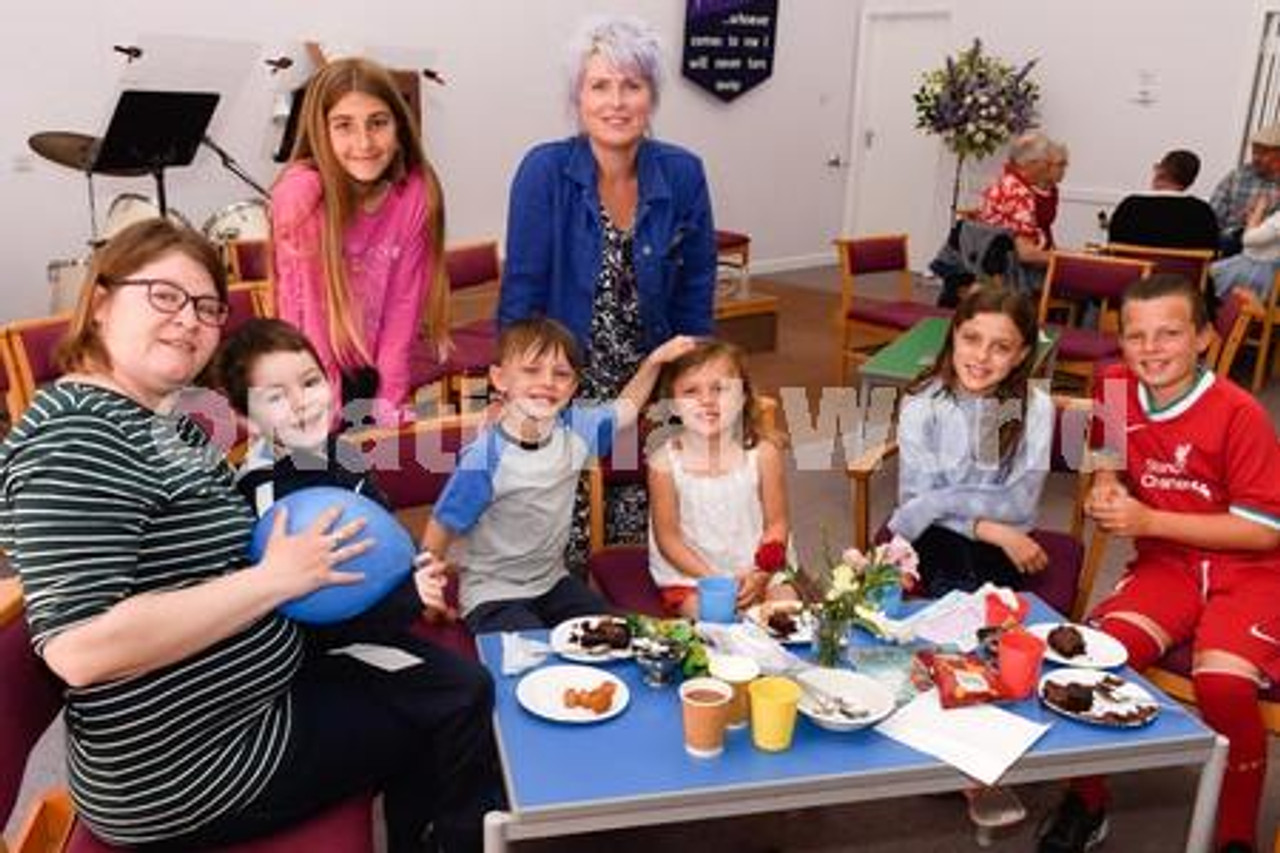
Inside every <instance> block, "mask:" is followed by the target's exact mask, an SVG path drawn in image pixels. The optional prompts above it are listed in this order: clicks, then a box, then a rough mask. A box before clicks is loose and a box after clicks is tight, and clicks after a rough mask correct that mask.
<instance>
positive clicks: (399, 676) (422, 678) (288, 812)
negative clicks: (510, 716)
mask: <svg viewBox="0 0 1280 853" xmlns="http://www.w3.org/2000/svg"><path fill="white" fill-rule="evenodd" d="M382 642H383V644H384V645H390V643H387V642H386V641H382ZM394 645H395V646H396V647H398V648H400V649H403V650H404V651H406V652H408V653H409V654H412V655H414V656H415V657H417V658H419V659H420V660H421V661H422V663H420V664H416V665H414V666H411V667H408V668H406V669H401V670H399V671H396V672H386V671H384V670H382V669H380V668H378V667H375V666H372V665H370V664H368V663H365V662H363V661H360V660H357V659H355V658H353V657H350V656H349V655H345V654H343V655H333V654H327V653H322V652H320V651H319V650H318V649H316V648H315V647H314V646H311V647H308V653H307V658H306V661H305V663H304V664H303V667H302V669H301V670H300V672H299V673H298V676H297V678H296V681H295V684H294V686H293V689H292V691H291V693H290V698H291V700H292V703H293V726H292V730H291V737H290V741H289V746H288V749H287V752H286V754H285V756H284V759H283V761H282V762H281V765H280V767H279V769H277V771H276V772H275V774H274V775H273V776H272V778H271V781H270V782H268V783H267V786H266V788H265V789H264V790H263V791H262V793H261V794H259V795H258V797H257V798H255V799H254V800H253V801H252V802H251V803H249V805H248V806H246V807H245V808H244V809H242V810H241V811H240V812H238V813H236V814H232V815H228V816H226V817H224V818H221V819H219V820H218V821H215V822H214V823H213V824H212V825H210V826H207V827H205V828H204V829H202V830H201V831H200V832H199V833H198V834H196V835H194V836H188V837H186V838H183V839H175V840H174V841H172V842H170V843H168V844H166V845H164V847H165V849H173V850H177V849H182V850H192V849H199V848H201V847H205V846H210V845H225V844H229V843H235V842H237V841H242V840H244V839H248V838H253V837H257V836H261V835H265V834H267V833H270V832H273V831H275V830H277V829H280V828H282V827H285V826H289V825H291V824H294V823H297V822H299V821H301V820H303V819H305V818H307V817H309V816H311V815H313V814H315V813H316V812H318V811H320V810H322V809H324V808H327V807H329V806H331V805H334V804H336V803H338V802H341V801H342V800H344V799H347V798H348V797H351V796H354V795H356V794H359V793H361V792H374V791H380V792H382V794H383V811H384V817H385V821H386V827H387V850H388V851H390V853H419V852H420V851H427V850H432V849H443V850H445V851H448V852H449V853H453V851H479V850H481V849H482V847H483V819H484V813H485V812H486V811H488V810H489V809H491V808H500V807H501V791H500V785H501V783H500V776H499V770H498V761H497V752H496V749H495V748H494V741H493V732H492V729H491V725H490V718H491V715H492V712H493V682H492V681H491V679H490V678H489V675H488V673H487V672H486V671H485V670H484V668H483V667H481V666H480V665H479V664H476V663H474V662H472V661H468V660H464V659H463V658H461V657H458V656H457V655H454V654H453V653H451V652H448V651H446V650H444V649H441V648H438V647H436V646H433V645H431V644H430V643H427V642H425V641H423V640H419V639H417V638H415V637H410V636H402V637H400V638H399V639H398V640H397V641H396V642H395V643H394ZM429 827H430V828H431V829H432V832H431V841H430V842H429V841H428V840H427V839H426V838H425V837H424V836H426V834H427V830H428V828H429ZM431 842H434V844H438V845H439V847H438V848H437V847H434V845H433V844H432V843H431Z"/></svg>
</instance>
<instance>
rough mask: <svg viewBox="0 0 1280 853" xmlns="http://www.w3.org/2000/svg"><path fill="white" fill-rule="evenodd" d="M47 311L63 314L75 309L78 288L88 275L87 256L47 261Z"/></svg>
mask: <svg viewBox="0 0 1280 853" xmlns="http://www.w3.org/2000/svg"><path fill="white" fill-rule="evenodd" d="M46 270H47V272H48V275H49V313H51V314H64V313H66V312H68V311H73V310H75V307H76V302H77V301H78V300H79V299H80V290H81V288H83V287H84V280H85V278H86V277H88V275H89V259H88V258H66V259H61V260H56V261H49V265H48V267H46Z"/></svg>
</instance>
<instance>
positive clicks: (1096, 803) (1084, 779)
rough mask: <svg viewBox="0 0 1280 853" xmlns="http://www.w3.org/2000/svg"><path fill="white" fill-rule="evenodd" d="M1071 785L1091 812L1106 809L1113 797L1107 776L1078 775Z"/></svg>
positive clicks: (1086, 808) (1072, 789)
mask: <svg viewBox="0 0 1280 853" xmlns="http://www.w3.org/2000/svg"><path fill="white" fill-rule="evenodd" d="M1069 787H1070V789H1071V791H1072V792H1073V793H1075V795H1076V796H1077V797H1079V798H1080V802H1082V803H1084V807H1085V810H1086V811H1088V812H1090V813H1093V812H1097V811H1099V810H1101V809H1105V808H1106V807H1107V802H1108V801H1109V800H1110V799H1111V793H1110V792H1109V791H1108V790H1107V777H1106V776H1077V777H1076V778H1074V779H1072V780H1071V784H1070V786H1069Z"/></svg>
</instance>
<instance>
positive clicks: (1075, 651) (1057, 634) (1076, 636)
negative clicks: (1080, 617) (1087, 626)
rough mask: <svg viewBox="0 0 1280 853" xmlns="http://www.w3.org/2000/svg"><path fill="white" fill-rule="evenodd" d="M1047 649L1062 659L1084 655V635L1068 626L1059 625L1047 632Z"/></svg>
mask: <svg viewBox="0 0 1280 853" xmlns="http://www.w3.org/2000/svg"><path fill="white" fill-rule="evenodd" d="M1048 640H1049V648H1051V649H1053V650H1054V651H1055V652H1057V653H1058V654H1060V655H1062V656H1063V657H1064V658H1073V657H1076V656H1078V655H1082V654H1084V635H1083V634H1081V633H1080V632H1079V631H1078V630H1077V629H1075V628H1073V627H1072V626H1070V625H1059V626H1058V627H1057V628H1054V629H1053V630H1052V631H1050V632H1049V637H1048Z"/></svg>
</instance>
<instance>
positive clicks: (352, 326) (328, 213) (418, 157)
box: [290, 57, 449, 363]
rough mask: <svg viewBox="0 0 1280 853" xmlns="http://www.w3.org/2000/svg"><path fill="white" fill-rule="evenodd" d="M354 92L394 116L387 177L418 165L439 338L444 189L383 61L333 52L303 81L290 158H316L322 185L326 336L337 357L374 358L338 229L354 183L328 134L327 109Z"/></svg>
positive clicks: (432, 319)
mask: <svg viewBox="0 0 1280 853" xmlns="http://www.w3.org/2000/svg"><path fill="white" fill-rule="evenodd" d="M352 92H360V93H362V94H366V95H370V96H372V97H374V98H377V99H378V100H380V101H382V102H383V103H385V104H386V105H387V108H388V109H390V110H391V114H392V117H393V118H394V120H395V125H396V142H397V143H398V144H397V146H396V148H397V151H396V156H395V158H394V159H393V160H392V161H391V165H390V166H388V167H387V174H386V175H384V177H385V178H386V179H387V180H389V181H391V182H392V183H399V182H401V181H403V180H405V178H406V177H407V176H408V175H410V174H412V173H414V172H419V173H420V174H421V175H422V178H423V181H424V182H425V184H426V190H427V223H426V233H425V234H424V235H423V236H424V238H425V239H426V240H427V242H428V245H429V246H430V248H431V253H430V254H431V259H432V265H431V267H430V268H429V269H428V271H427V276H428V278H429V279H430V281H428V283H427V284H428V287H427V299H426V306H425V309H424V318H423V323H424V325H425V327H426V333H427V336H428V337H429V338H430V340H431V341H432V342H433V343H436V344H443V343H445V342H447V341H448V339H449V278H448V275H447V273H446V271H445V262H444V230H445V215H444V190H443V189H442V188H441V186H440V178H439V177H438V176H437V175H436V171H435V169H434V168H432V166H431V162H430V161H429V160H428V159H427V155H426V153H425V152H424V150H423V147H422V136H421V133H420V132H419V130H418V122H417V119H416V117H415V116H413V115H412V114H411V113H410V111H409V106H408V104H407V103H406V102H405V100H404V98H403V96H401V94H400V91H399V89H397V88H396V85H395V81H394V80H393V79H392V77H391V74H390V73H388V72H387V70H386V69H385V68H383V67H382V66H381V65H378V64H377V63H375V62H372V61H370V60H368V59H361V58H357V57H349V58H345V59H336V60H334V61H332V62H330V63H328V64H326V65H325V66H324V67H323V68H321V69H320V70H319V71H317V72H316V74H315V76H314V77H312V78H311V82H310V83H309V84H308V85H307V92H306V95H305V96H304V97H303V101H302V115H301V118H300V120H299V122H298V138H297V140H296V141H295V142H294V146H293V153H292V155H291V156H290V160H291V161H293V162H299V161H301V162H307V163H310V164H312V165H314V166H315V168H316V171H317V172H319V174H320V181H321V184H322V185H323V187H324V198H325V202H326V203H325V207H324V217H325V222H324V230H323V232H322V248H323V263H324V280H325V293H326V296H327V297H328V303H329V305H328V311H327V312H326V314H327V319H328V324H329V343H330V346H331V347H332V349H333V352H334V354H335V355H336V356H337V357H338V360H339V361H340V362H345V363H351V362H354V361H360V360H363V361H365V362H372V361H373V358H372V355H371V353H370V352H369V351H368V347H367V342H366V341H365V340H364V332H363V328H362V326H361V325H360V324H359V323H357V322H356V318H358V317H360V305H359V303H358V300H357V299H356V298H355V297H354V296H353V294H352V293H351V290H350V286H349V284H348V282H347V270H346V265H345V264H344V263H343V258H342V235H343V232H344V231H345V230H346V227H347V225H349V224H350V222H351V220H352V218H353V217H354V216H355V212H356V210H357V208H358V206H359V203H360V199H359V197H358V196H357V194H356V187H355V183H354V182H353V181H352V180H351V179H350V178H349V177H348V175H347V173H346V171H345V170H344V169H343V168H342V164H341V163H339V162H338V158H337V156H336V155H335V154H334V152H333V146H332V145H331V144H330V141H329V125H328V117H329V111H330V110H332V109H333V107H334V105H335V104H336V103H337V102H338V101H339V100H341V99H342V97H343V96H345V95H348V94H350V93H352Z"/></svg>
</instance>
